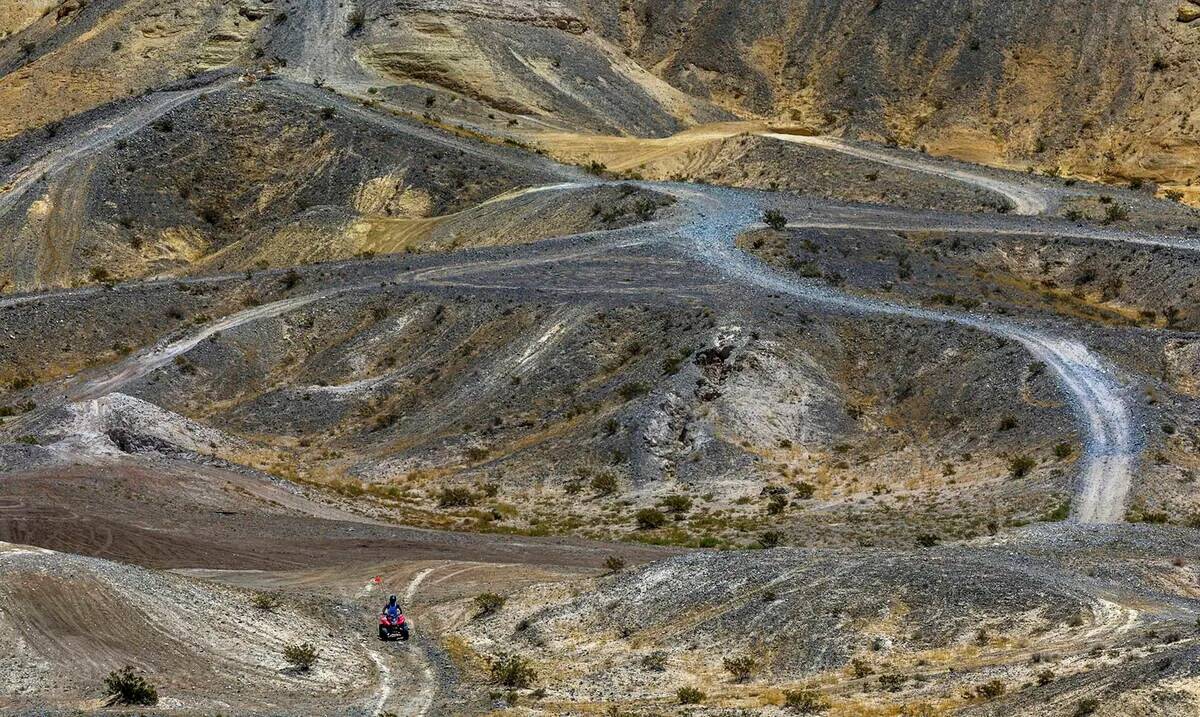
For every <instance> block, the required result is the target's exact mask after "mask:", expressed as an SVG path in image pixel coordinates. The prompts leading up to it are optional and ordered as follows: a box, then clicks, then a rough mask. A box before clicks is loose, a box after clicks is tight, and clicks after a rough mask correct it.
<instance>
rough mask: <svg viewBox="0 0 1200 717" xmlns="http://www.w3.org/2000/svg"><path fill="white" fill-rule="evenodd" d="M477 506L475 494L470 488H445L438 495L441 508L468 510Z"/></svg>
mask: <svg viewBox="0 0 1200 717" xmlns="http://www.w3.org/2000/svg"><path fill="white" fill-rule="evenodd" d="M472 505H475V494H474V493H472V492H471V491H470V489H468V488H463V487H461V486H460V487H452V488H443V489H442V490H441V492H439V493H438V507H439V508H468V507H470V506H472Z"/></svg>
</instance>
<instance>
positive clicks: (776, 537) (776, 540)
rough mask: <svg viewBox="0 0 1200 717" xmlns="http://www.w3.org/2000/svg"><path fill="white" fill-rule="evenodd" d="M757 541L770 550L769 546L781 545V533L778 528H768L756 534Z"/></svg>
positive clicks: (776, 546)
mask: <svg viewBox="0 0 1200 717" xmlns="http://www.w3.org/2000/svg"><path fill="white" fill-rule="evenodd" d="M758 543H759V545H761V546H763V547H764V548H766V549H767V550H770V549H771V548H778V547H779V546H780V545H783V533H781V532H779V531H778V530H768V531H766V532H763V533H760V534H759V536H758Z"/></svg>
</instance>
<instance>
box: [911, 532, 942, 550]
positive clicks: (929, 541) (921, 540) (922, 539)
mask: <svg viewBox="0 0 1200 717" xmlns="http://www.w3.org/2000/svg"><path fill="white" fill-rule="evenodd" d="M940 542H942V538H941V536H939V535H936V534H935V533H922V534H920V535H918V536H917V545H920V546H921V547H922V548H932V547H934V546H936V545H937V544H938V543H940Z"/></svg>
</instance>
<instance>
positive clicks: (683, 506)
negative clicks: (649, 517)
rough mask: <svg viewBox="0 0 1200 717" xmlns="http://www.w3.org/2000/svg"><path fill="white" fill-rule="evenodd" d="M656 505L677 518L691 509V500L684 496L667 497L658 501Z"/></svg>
mask: <svg viewBox="0 0 1200 717" xmlns="http://www.w3.org/2000/svg"><path fill="white" fill-rule="evenodd" d="M658 505H659V506H660V507H661V508H662V509H663V510H665V511H667V512H668V513H673V514H675V515H676V516H677V517H678V516H681V515H683V514H684V513H686V512H688V511H689V510H691V509H692V499H691V498H689V497H688V496H686V495H679V494H675V495H668V496H667V497H665V498H663V499H662V500H660V501H658Z"/></svg>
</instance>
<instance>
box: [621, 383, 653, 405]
mask: <svg viewBox="0 0 1200 717" xmlns="http://www.w3.org/2000/svg"><path fill="white" fill-rule="evenodd" d="M649 392H650V387H649V386H647V385H646V384H644V383H642V382H640V381H634V382H632V383H627V384H625V385H624V386H621V388H620V389H618V390H617V393H618V394H620V396H621V398H622V399H624V400H626V401H632V400H633V399H635V398H637V397H638V396H644V395H645V394H647V393H649Z"/></svg>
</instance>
